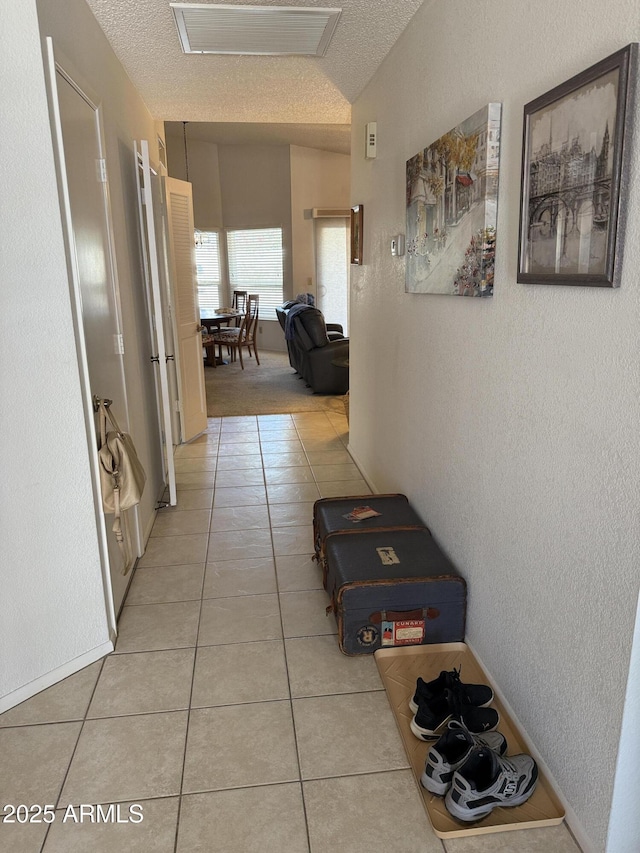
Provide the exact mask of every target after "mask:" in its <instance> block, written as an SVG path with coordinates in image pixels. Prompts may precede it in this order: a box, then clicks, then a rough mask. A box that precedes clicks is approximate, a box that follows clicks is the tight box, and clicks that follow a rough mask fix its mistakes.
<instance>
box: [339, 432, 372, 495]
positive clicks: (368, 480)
mask: <svg viewBox="0 0 640 853" xmlns="http://www.w3.org/2000/svg"><path fill="white" fill-rule="evenodd" d="M347 451H348V453H349V456H350V457H351V458H352V459H353V461H354V462H355V464H356V465H357V466H358V471H360V473H361V474H362V477H363V479H364V481H365V483H366V484H367V486H369V488H370V489H371V492H372V493H373V494H374V495H378V494H380V489H377V488H376V487H375V485H374V483H373V480H372V479H371V477H370V476H369V475H368V474H367V472H366V471H365V469H364V466H363V465H362V463H361V462H360V461H359V460H358V457H357V456H356V454H355V453H354V452H353V448H352V447H351V444H347Z"/></svg>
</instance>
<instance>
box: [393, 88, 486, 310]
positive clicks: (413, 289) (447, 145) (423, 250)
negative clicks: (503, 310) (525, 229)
mask: <svg viewBox="0 0 640 853" xmlns="http://www.w3.org/2000/svg"><path fill="white" fill-rule="evenodd" d="M500 117H501V105H500V104H487V106H485V107H483V108H482V109H480V110H478V112H476V113H474V114H473V115H472V116H470V117H469V118H468V119H466V120H465V121H463V122H462V123H461V124H459V125H457V126H456V127H454V128H453V129H452V130H450V131H449V132H448V133H445V134H444V136H441V137H440V138H439V139H436V141H435V142H432V143H431V145H428V146H427V147H426V148H423V149H422V151H419V152H418V153H417V154H416V155H415V156H414V157H412V158H411V159H410V160H408V161H407V169H406V193H407V195H406V205H407V223H406V266H405V291H406V292H407V293H442V294H450V295H453V296H492V295H493V284H494V282H493V279H494V266H495V251H496V217H497V210H498V168H499V163H500Z"/></svg>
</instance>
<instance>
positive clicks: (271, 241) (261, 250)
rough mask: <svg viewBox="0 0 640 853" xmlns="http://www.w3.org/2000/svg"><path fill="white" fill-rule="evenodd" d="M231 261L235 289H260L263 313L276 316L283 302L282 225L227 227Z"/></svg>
mask: <svg viewBox="0 0 640 853" xmlns="http://www.w3.org/2000/svg"><path fill="white" fill-rule="evenodd" d="M227 262H228V265H229V284H230V286H231V290H246V291H247V292H248V293H257V294H258V296H259V297H260V314H261V316H262V317H267V318H274V317H275V313H274V309H275V308H277V307H278V306H279V305H281V304H282V302H283V294H282V288H283V252H282V228H251V229H248V230H243V231H235V230H234V231H227Z"/></svg>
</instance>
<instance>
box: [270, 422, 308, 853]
mask: <svg viewBox="0 0 640 853" xmlns="http://www.w3.org/2000/svg"><path fill="white" fill-rule="evenodd" d="M292 420H293V419H292ZM262 471H263V474H264V456H263V457H262ZM265 490H266V477H265ZM268 505H269V504H268ZM269 520H271V511H270V510H269ZM270 534H271V548H272V550H273V571H274V575H275V583H276V594H277V596H278V613H279V614H280V630H281V631H282V654H283V658H284V667H285V672H286V676H287V690H288V691H289V714H290V717H291V729H292V732H293V743H294V749H295V752H296V764H297V767H298V785H299V790H300V799H301V801H302V813H303V816H304V828H305V833H306V837H307V846H308V849H309V851H310V850H311V836H310V833H309V816H308V813H307V803H306V800H305V796H304V785H303V784H302V765H301V762H300V746H299V743H298V733H297V731H296V721H295V714H294V711H293V697H292V695H291V676H290V674H289V660H288V657H287V644H286V642H285V640H286V638H285V629H284V619H283V617H282V601H281V598H280V595H281V593H280V583H279V580H278V571H277V567H276V552H275V546H274V541H273V526H272V525H271V526H270Z"/></svg>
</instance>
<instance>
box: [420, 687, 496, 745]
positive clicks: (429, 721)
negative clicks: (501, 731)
mask: <svg viewBox="0 0 640 853" xmlns="http://www.w3.org/2000/svg"><path fill="white" fill-rule="evenodd" d="M450 719H454V720H460V722H462V723H463V724H464V725H465V727H466V728H467V729H468V730H469V731H470V732H471V733H472V734H482V732H490V731H493V730H494V729H495V728H497V726H498V723H499V722H500V715H499V714H498V712H497V711H496V710H495V708H476V707H474V706H473V705H466V704H465V703H464V702H462V701H461V700H460V697H459V696H458V695H457V694H456V693H454V692H453V691H452V690H446V691H445V694H444V696H438V697H436V698H435V699H433V700H432V701H426V702H421V704H420V705H418V710H417V712H416V714H415V716H414V718H413V719H412V720H411V723H410V726H411V731H412V732H413V733H414V735H415V736H416V737H417V738H420V740H433V739H434V738H437V737H440V735H441V734H442V732H443V730H444V727H445V726H446V724H447V723H448V722H449V720H450Z"/></svg>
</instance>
